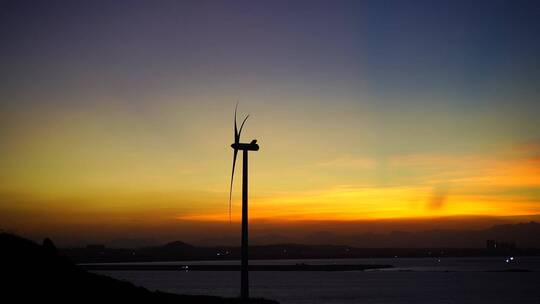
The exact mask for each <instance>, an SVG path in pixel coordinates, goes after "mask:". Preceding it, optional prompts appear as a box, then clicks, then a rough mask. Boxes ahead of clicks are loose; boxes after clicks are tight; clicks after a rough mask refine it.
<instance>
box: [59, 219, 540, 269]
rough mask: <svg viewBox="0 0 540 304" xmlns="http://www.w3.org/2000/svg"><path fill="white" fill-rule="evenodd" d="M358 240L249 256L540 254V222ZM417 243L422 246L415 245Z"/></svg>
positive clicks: (227, 249)
mask: <svg viewBox="0 0 540 304" xmlns="http://www.w3.org/2000/svg"><path fill="white" fill-rule="evenodd" d="M358 240H362V242H361V244H363V246H362V247H356V246H348V245H307V244H296V243H280V244H272V245H258V246H250V253H249V254H250V258H251V259H305V258H361V257H394V256H400V257H407V256H409V257H422V256H432V255H437V256H439V255H441V254H442V252H444V255H445V256H492V255H506V254H509V253H512V254H514V255H540V249H539V248H540V224H539V223H536V222H530V223H523V224H511V225H498V226H493V227H491V228H488V229H485V230H463V231H459V230H430V231H420V232H399V231H396V232H392V233H388V234H365V235H360V236H358ZM487 240H495V241H501V242H509V243H513V244H515V245H516V248H512V249H510V250H511V252H509V251H508V250H490V249H487V248H486V242H487ZM412 244H421V245H422V246H418V247H411V246H412ZM464 245H468V246H464ZM62 252H63V253H64V254H66V255H67V256H69V257H71V258H72V259H73V260H74V261H76V262H136V261H179V260H230V259H238V258H239V256H240V248H239V247H235V246H213V247H199V246H193V245H190V244H187V243H184V242H181V241H176V242H171V243H168V244H165V245H162V246H151V247H143V248H138V249H115V248H105V247H104V248H101V249H99V250H95V249H93V248H70V249H63V250H62Z"/></svg>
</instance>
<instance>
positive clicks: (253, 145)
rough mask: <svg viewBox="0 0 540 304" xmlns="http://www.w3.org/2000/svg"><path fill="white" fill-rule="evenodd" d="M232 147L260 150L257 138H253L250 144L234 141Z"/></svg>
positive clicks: (243, 149)
mask: <svg viewBox="0 0 540 304" xmlns="http://www.w3.org/2000/svg"><path fill="white" fill-rule="evenodd" d="M231 148H233V149H235V150H242V151H259V145H257V140H256V139H254V140H252V141H251V142H250V143H249V144H245V143H234V144H232V145H231Z"/></svg>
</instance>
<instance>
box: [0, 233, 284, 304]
mask: <svg viewBox="0 0 540 304" xmlns="http://www.w3.org/2000/svg"><path fill="white" fill-rule="evenodd" d="M0 248H2V249H1V250H0V269H2V279H3V284H2V298H3V299H10V301H11V302H10V303H33V302H34V301H37V302H39V303H157V304H160V303H184V304H189V303H203V304H204V303H208V304H219V303H231V304H232V303H241V301H240V299H237V298H221V297H214V296H193V295H176V294H171V293H164V292H159V291H155V292H153V291H149V290H147V289H145V288H142V287H137V286H135V285H133V284H131V283H129V282H125V281H119V280H116V279H113V278H110V277H107V276H104V275H98V274H94V273H90V272H87V271H86V270H84V269H82V268H80V267H78V266H76V265H74V264H73V263H71V261H70V260H68V259H67V258H66V257H63V256H61V255H59V254H58V252H57V250H56V247H55V246H54V243H53V242H52V241H51V240H49V239H45V240H44V242H43V245H39V244H36V243H34V242H32V241H29V240H27V239H24V238H21V237H18V236H15V235H12V234H7V233H0ZM249 303H261V304H272V303H277V302H275V301H271V300H265V299H253V300H250V301H249Z"/></svg>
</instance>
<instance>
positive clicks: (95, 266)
mask: <svg viewBox="0 0 540 304" xmlns="http://www.w3.org/2000/svg"><path fill="white" fill-rule="evenodd" d="M79 266H80V267H82V268H84V269H86V270H137V271H145V270H153V271H158V270H159V271H240V265H148V264H146V265H141V264H79ZM393 267H394V266H392V265H382V264H381V265H339V264H338V265H335V264H332V265H309V264H294V265H249V270H250V271H364V270H371V269H384V268H393Z"/></svg>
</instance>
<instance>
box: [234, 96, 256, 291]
mask: <svg viewBox="0 0 540 304" xmlns="http://www.w3.org/2000/svg"><path fill="white" fill-rule="evenodd" d="M237 108H238V104H236V107H235V108H234V143H233V144H232V145H231V147H232V148H233V151H234V152H233V165H232V174H231V186H230V190H229V221H231V202H232V187H233V180H234V167H235V165H236V156H237V155H238V151H239V150H242V253H241V254H242V266H241V269H240V271H241V279H240V297H241V298H242V300H247V299H248V298H249V277H248V151H258V150H259V145H257V140H255V139H254V140H252V141H251V142H250V143H249V144H246V143H241V142H240V134H241V133H242V129H243V128H244V123H245V122H246V120H247V119H248V117H249V115H247V116H246V118H244V120H243V121H242V124H241V125H240V130H238V127H237V124H236V110H237Z"/></svg>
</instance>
